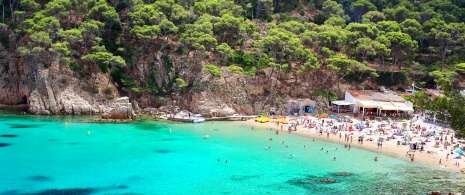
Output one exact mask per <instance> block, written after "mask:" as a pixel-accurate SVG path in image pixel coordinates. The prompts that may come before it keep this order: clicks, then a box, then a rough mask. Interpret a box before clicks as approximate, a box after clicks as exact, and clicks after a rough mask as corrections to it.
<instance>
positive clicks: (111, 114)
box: [102, 97, 136, 119]
mask: <svg viewBox="0 0 465 195" xmlns="http://www.w3.org/2000/svg"><path fill="white" fill-rule="evenodd" d="M135 118H136V114H135V113H134V109H133V107H132V103H130V102H129V98H128V97H121V98H118V99H116V100H115V106H114V107H112V108H111V109H110V110H108V111H106V112H105V113H103V115H102V119H135Z"/></svg>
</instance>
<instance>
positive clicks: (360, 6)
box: [350, 0, 376, 22]
mask: <svg viewBox="0 0 465 195" xmlns="http://www.w3.org/2000/svg"><path fill="white" fill-rule="evenodd" d="M375 10H376V6H375V5H373V3H371V2H370V1H368V0H357V1H355V2H353V3H352V4H351V5H350V12H351V13H352V18H353V20H354V21H355V22H361V21H362V16H363V15H364V14H365V13H367V12H369V11H375Z"/></svg>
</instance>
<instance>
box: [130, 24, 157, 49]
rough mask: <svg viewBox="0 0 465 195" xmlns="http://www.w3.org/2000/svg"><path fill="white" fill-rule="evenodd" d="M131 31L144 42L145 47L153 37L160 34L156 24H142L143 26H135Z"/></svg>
mask: <svg viewBox="0 0 465 195" xmlns="http://www.w3.org/2000/svg"><path fill="white" fill-rule="evenodd" d="M131 32H132V33H133V34H134V35H135V36H136V37H137V38H138V39H140V40H142V43H144V46H145V47H146V48H148V47H149V42H150V41H151V40H152V39H153V37H155V36H158V35H159V34H160V27H159V26H157V25H150V26H149V25H144V26H135V27H134V28H132V30H131Z"/></svg>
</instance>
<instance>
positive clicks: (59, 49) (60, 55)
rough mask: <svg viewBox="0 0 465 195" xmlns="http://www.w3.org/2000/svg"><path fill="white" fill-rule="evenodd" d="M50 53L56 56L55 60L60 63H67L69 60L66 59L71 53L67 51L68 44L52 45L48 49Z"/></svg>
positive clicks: (58, 43)
mask: <svg viewBox="0 0 465 195" xmlns="http://www.w3.org/2000/svg"><path fill="white" fill-rule="evenodd" d="M49 51H50V52H52V53H55V54H56V58H57V59H58V60H59V61H60V62H62V63H69V62H70V58H69V57H68V56H69V54H71V52H70V51H69V49H68V42H57V43H54V44H52V47H51V48H50V49H49Z"/></svg>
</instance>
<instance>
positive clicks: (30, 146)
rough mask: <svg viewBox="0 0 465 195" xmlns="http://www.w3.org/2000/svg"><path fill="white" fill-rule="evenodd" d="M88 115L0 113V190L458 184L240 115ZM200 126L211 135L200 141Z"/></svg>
mask: <svg viewBox="0 0 465 195" xmlns="http://www.w3.org/2000/svg"><path fill="white" fill-rule="evenodd" d="M85 120H88V117H63V116H57V117H44V116H16V115H12V114H3V115H2V116H0V135H1V137H0V194H290V193H292V194H426V193H428V192H431V191H433V190H439V191H442V192H464V191H465V184H464V182H463V181H464V180H463V178H462V177H461V176H459V175H458V174H452V173H447V172H444V171H441V170H436V169H433V168H431V167H424V166H420V165H418V164H413V163H410V162H405V161H402V160H400V159H396V158H392V157H388V156H384V155H381V154H377V153H373V152H369V151H364V150H360V149H356V148H352V149H351V150H350V151H348V150H347V149H345V148H344V147H343V146H341V145H338V144H332V143H326V142H322V141H318V140H315V141H312V140H310V139H308V138H302V137H298V136H295V135H293V134H287V133H281V134H278V135H276V134H274V133H273V132H270V131H267V130H265V129H257V128H255V129H254V130H252V128H251V127H248V126H246V125H245V123H231V122H214V123H210V122H208V123H203V124H170V123H162V122H153V121H152V122H151V121H145V122H137V123H131V124H94V123H85V122H82V121H85ZM65 121H69V122H68V124H66V123H65ZM215 128H218V129H219V130H218V131H215V130H214V129H215ZM170 129H172V131H171V133H170ZM88 131H90V135H88ZM207 134H208V135H209V137H210V138H209V139H204V136H205V135H207ZM269 138H273V141H269ZM282 141H285V144H281V143H282ZM286 144H288V146H289V147H286V146H285V145H286ZM268 146H270V149H267V147H268ZM304 146H306V147H305V148H304ZM321 148H324V149H323V151H321ZM336 148H337V150H336ZM326 151H328V154H326ZM290 155H292V156H293V157H290ZM375 156H377V157H378V159H379V161H378V162H374V161H373V158H374V157H375ZM334 157H336V160H333V158H334ZM218 160H219V161H218ZM226 160H228V162H227V163H226V162H225V161H226ZM338 172H340V173H338Z"/></svg>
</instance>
